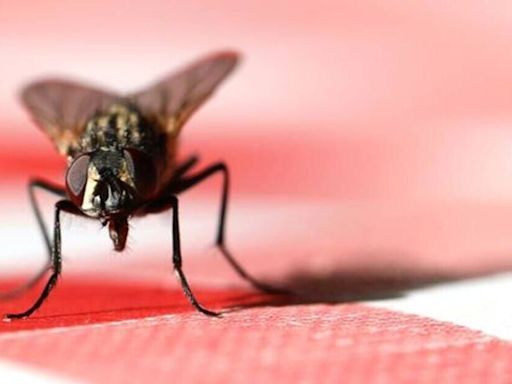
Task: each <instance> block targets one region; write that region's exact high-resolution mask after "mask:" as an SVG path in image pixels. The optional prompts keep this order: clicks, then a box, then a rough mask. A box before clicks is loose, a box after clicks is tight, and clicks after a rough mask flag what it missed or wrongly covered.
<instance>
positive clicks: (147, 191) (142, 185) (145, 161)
mask: <svg viewBox="0 0 512 384" xmlns="http://www.w3.org/2000/svg"><path fill="white" fill-rule="evenodd" d="M124 157H125V159H126V163H127V165H128V171H129V172H130V175H132V177H133V182H134V183H135V188H136V189H137V192H138V193H139V194H140V196H141V197H143V198H149V197H151V195H152V194H153V193H154V192H155V189H156V181H157V180H156V169H155V165H154V163H153V160H152V159H151V157H150V156H148V155H147V154H146V153H144V152H142V151H139V150H136V149H132V148H130V149H125V150H124Z"/></svg>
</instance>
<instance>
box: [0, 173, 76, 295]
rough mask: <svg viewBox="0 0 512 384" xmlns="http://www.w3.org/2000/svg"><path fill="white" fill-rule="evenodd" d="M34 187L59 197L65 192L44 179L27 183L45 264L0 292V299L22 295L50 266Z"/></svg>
mask: <svg viewBox="0 0 512 384" xmlns="http://www.w3.org/2000/svg"><path fill="white" fill-rule="evenodd" d="M36 188H37V189H42V190H43V191H46V192H50V193H53V194H55V195H57V196H59V197H65V196H66V192H65V190H64V188H63V187H61V186H59V185H56V184H54V183H51V182H48V181H45V180H40V179H34V180H31V181H30V182H29V183H28V196H29V198H30V205H31V207H32V211H33V212H34V215H35V217H36V220H37V225H38V226H39V229H40V231H41V233H42V234H43V239H44V243H45V246H46V254H47V262H46V263H45V266H44V267H43V268H42V269H41V270H40V271H39V272H38V273H37V274H36V275H35V276H33V277H32V278H31V279H30V280H28V281H27V282H26V283H24V284H23V285H22V286H20V287H17V288H14V289H13V290H11V291H8V292H0V299H11V298H15V297H18V296H20V295H22V294H23V293H25V292H26V291H27V290H29V289H30V288H32V287H33V286H34V285H36V284H37V283H38V282H39V281H40V280H41V279H42V278H43V277H44V275H45V274H46V273H47V272H48V270H49V269H50V268H51V258H52V246H51V242H50V237H49V236H48V230H47V228H46V225H45V223H44V220H43V216H42V214H41V210H40V209H39V204H38V202H37V199H36V196H35V190H36Z"/></svg>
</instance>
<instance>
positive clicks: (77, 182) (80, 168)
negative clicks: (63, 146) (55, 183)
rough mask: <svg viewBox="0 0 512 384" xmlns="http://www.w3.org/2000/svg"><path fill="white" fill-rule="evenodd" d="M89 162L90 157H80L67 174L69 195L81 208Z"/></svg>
mask: <svg viewBox="0 0 512 384" xmlns="http://www.w3.org/2000/svg"><path fill="white" fill-rule="evenodd" d="M89 161H90V157H89V155H82V156H80V157H78V158H77V159H76V160H74V161H73V162H72V163H71V166H70V167H69V168H68V171H67V174H66V188H67V191H68V195H69V197H70V199H71V201H72V202H73V203H75V204H76V205H77V206H81V205H82V202H83V198H84V190H85V184H86V182H87V169H88V168H89Z"/></svg>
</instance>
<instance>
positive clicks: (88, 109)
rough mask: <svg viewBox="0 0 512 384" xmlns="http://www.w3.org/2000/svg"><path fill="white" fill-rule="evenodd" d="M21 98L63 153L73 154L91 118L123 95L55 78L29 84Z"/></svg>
mask: <svg viewBox="0 0 512 384" xmlns="http://www.w3.org/2000/svg"><path fill="white" fill-rule="evenodd" d="M21 99H22V102H23V104H24V105H25V107H26V108H27V110H28V111H29V112H30V114H31V115H32V118H33V119H34V121H35V122H36V124H37V125H38V126H39V127H40V128H41V129H42V130H43V131H45V132H46V134H47V135H48V136H49V137H50V139H51V140H52V142H53V144H54V145H55V147H56V148H57V150H58V151H59V153H60V154H62V155H69V154H70V150H71V149H72V148H73V147H74V146H76V145H77V143H78V140H79V138H80V135H81V133H82V132H83V130H84V129H85V124H86V122H87V120H88V119H89V118H90V117H91V116H92V115H94V113H95V112H96V111H99V110H102V109H104V108H106V107H108V105H110V104H112V103H113V102H115V101H116V100H118V99H119V98H118V96H116V95H114V94H112V93H108V92H104V91H102V90H99V89H96V88H92V87H89V86H86V85H82V84H78V83H73V82H69V81H66V80H57V79H52V80H42V81H37V82H34V83H31V84H28V85H27V86H26V87H25V88H23V90H22V92H21Z"/></svg>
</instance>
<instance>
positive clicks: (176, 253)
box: [168, 195, 219, 316]
mask: <svg viewBox="0 0 512 384" xmlns="http://www.w3.org/2000/svg"><path fill="white" fill-rule="evenodd" d="M168 202H169V203H170V205H171V207H172V250H173V252H172V262H173V265H174V271H175V273H176V276H177V277H178V280H179V282H180V284H181V288H182V289H183V292H184V293H185V296H186V297H187V299H188V301H190V303H191V304H192V306H193V307H194V308H195V309H197V310H198V311H199V312H201V313H204V314H205V315H208V316H219V313H217V312H213V311H210V310H208V309H206V308H204V307H203V306H202V305H201V304H199V302H198V301H197V299H196V298H195V296H194V294H193V293H192V290H191V289H190V286H189V284H188V281H187V278H186V277H185V274H184V273H183V269H182V259H181V244H180V228H179V219H178V198H177V197H176V196H175V195H171V196H169V197H168Z"/></svg>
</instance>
